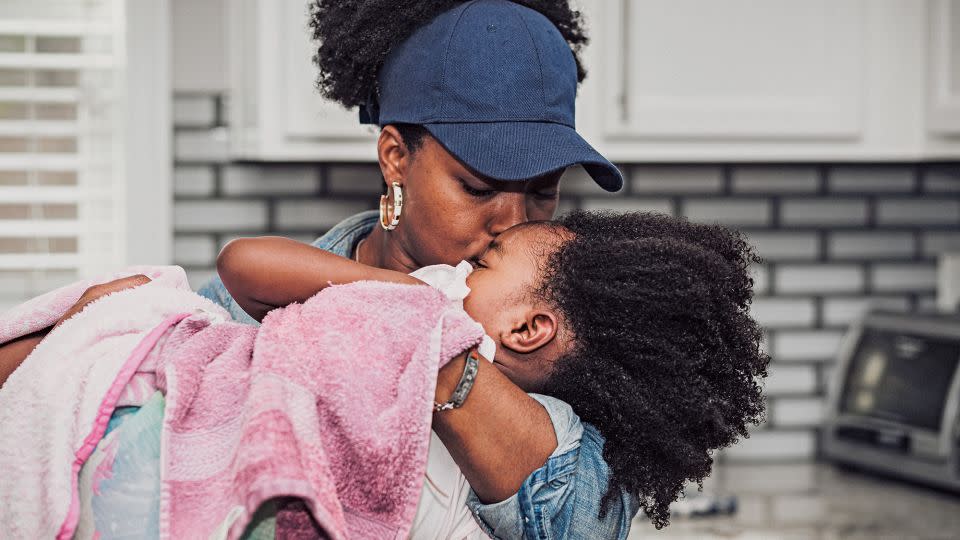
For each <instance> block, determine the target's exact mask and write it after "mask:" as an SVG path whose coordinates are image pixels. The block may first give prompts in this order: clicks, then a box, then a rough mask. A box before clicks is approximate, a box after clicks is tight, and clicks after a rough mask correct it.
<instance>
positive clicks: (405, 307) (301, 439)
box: [0, 269, 483, 539]
mask: <svg viewBox="0 0 960 540" xmlns="http://www.w3.org/2000/svg"><path fill="white" fill-rule="evenodd" d="M139 271H140V272H142V271H143V270H142V269H139ZM134 273H136V272H134ZM148 275H150V274H148ZM183 285H184V284H182V283H180V284H171V283H169V282H167V283H152V284H148V285H145V286H143V287H139V288H137V289H133V290H131V291H123V292H120V293H116V294H114V295H111V296H109V297H107V298H104V299H103V300H101V301H98V302H96V303H95V304H93V305H91V306H90V307H89V308H88V309H86V310H84V312H83V313H81V314H80V315H78V316H76V317H74V318H73V319H71V320H70V321H68V322H67V323H65V324H64V325H62V326H61V327H60V328H58V329H57V331H55V332H53V333H51V334H50V336H48V339H50V340H51V341H52V342H54V345H53V347H56V348H58V350H60V352H61V353H62V352H63V349H62V348H60V346H65V347H68V346H69V342H65V341H67V340H66V338H67V336H68V334H69V332H68V331H67V330H69V329H71V328H72V329H74V331H75V332H77V333H82V331H83V329H84V327H85V325H94V324H95V325H98V328H101V329H102V328H103V327H104V326H103V325H104V319H110V318H111V317H113V318H115V319H118V320H126V319H129V320H140V319H147V318H151V317H152V318H153V321H152V322H151V324H150V325H143V326H149V328H146V327H145V328H139V329H138V330H137V331H136V332H135V335H136V336H137V338H138V339H137V346H135V347H134V348H133V350H132V351H131V349H130V347H129V346H127V345H126V344H127V342H126V341H125V342H124V346H123V347H112V348H116V349H119V354H120V355H122V356H123V358H122V359H120V360H119V361H114V363H113V364H112V365H113V366H114V367H113V368H112V369H111V370H108V373H107V374H106V375H104V374H103V373H101V372H97V375H96V377H98V378H97V379H96V381H93V380H91V379H89V378H86V379H84V380H82V381H81V380H77V381H73V383H74V384H81V383H82V384H84V385H90V384H91V383H93V384H92V385H93V386H95V387H96V388H97V390H96V393H97V399H98V400H100V407H99V409H98V410H97V411H96V412H97V414H96V415H94V419H93V420H92V421H91V419H90V418H84V419H83V421H78V420H77V418H76V416H78V415H77V414H73V415H72V416H71V415H68V414H67V413H66V412H64V411H65V410H70V409H69V408H65V407H55V409H56V410H54V411H49V412H52V413H56V414H59V415H60V416H61V417H62V418H56V419H48V420H47V421H46V423H47V424H48V425H49V424H50V423H51V422H62V423H63V424H65V425H69V426H71V429H70V431H71V433H72V434H73V436H72V437H66V438H65V440H69V441H70V444H71V445H72V447H71V448H70V449H69V452H68V453H66V452H63V449H57V451H56V452H52V450H53V449H52V448H47V447H48V446H50V445H49V441H46V443H45V444H40V445H39V446H40V448H43V449H44V450H43V451H44V452H47V454H37V455H40V456H41V457H40V458H39V459H38V460H37V461H39V462H43V465H42V466H41V467H40V469H48V468H50V467H55V468H58V470H63V468H64V464H63V463H61V462H60V461H64V459H63V458H64V456H65V455H66V454H69V455H68V456H67V457H69V458H70V460H69V461H73V462H74V463H73V465H75V464H76V462H77V461H80V462H82V459H81V458H82V452H83V449H84V448H86V447H87V446H88V445H89V443H90V442H91V434H92V435H93V437H92V439H93V440H94V444H95V440H98V439H97V437H96V428H94V427H93V426H92V424H97V421H96V419H97V418H99V419H103V418H104V415H106V417H109V412H110V411H112V407H113V405H112V404H111V403H109V402H110V401H111V400H110V396H113V400H114V401H116V394H117V393H118V392H119V390H118V387H120V386H126V381H129V380H130V378H131V376H132V375H131V374H130V373H127V372H125V371H124V367H126V368H127V369H128V370H129V366H130V364H131V363H132V362H133V363H137V362H139V364H141V365H138V366H137V368H138V369H140V370H141V371H143V370H144V369H149V370H153V371H154V372H155V380H156V385H157V387H158V388H159V389H160V390H162V391H164V392H165V394H166V399H167V405H166V413H165V418H164V429H163V434H162V437H163V439H162V447H163V448H164V455H163V456H162V464H161V467H162V468H161V476H162V493H161V501H162V502H161V509H160V529H161V537H164V538H194V537H204V538H207V537H211V536H214V537H216V536H223V537H230V538H236V537H237V536H239V535H240V533H241V532H242V531H243V528H244V527H245V526H246V525H247V524H248V523H249V521H250V518H251V516H252V514H253V513H254V511H255V510H256V508H257V507H258V506H259V505H260V504H261V503H262V502H264V501H266V500H267V499H270V498H273V497H280V496H297V497H301V498H303V499H304V501H305V503H306V506H307V508H309V509H310V511H311V513H312V514H313V517H314V519H316V521H317V523H318V524H319V525H320V527H321V528H322V529H323V530H324V531H325V533H326V534H327V535H328V536H329V537H330V538H336V539H340V538H403V537H406V535H407V534H408V531H409V527H410V525H411V523H412V521H413V517H414V515H415V512H416V506H417V502H418V498H419V493H420V488H421V483H422V481H423V473H424V468H425V465H426V456H427V446H428V441H429V434H430V420H431V412H430V409H431V406H430V405H431V402H432V397H433V389H434V385H435V383H436V372H437V369H438V368H439V367H440V366H442V365H443V364H444V363H445V362H446V361H448V360H449V359H450V358H452V357H453V356H455V355H456V354H459V353H460V352H462V351H463V350H465V349H466V348H468V347H470V346H473V345H475V344H477V343H478V342H479V340H480V338H481V336H482V332H483V330H482V328H481V327H480V325H479V324H477V323H476V322H475V321H473V320H472V319H470V318H469V317H468V316H467V315H466V313H464V312H463V310H462V309H460V308H459V307H458V306H457V305H456V304H454V303H450V302H449V301H447V299H446V298H445V297H444V296H443V294H442V293H440V292H439V291H437V290H435V289H433V288H431V287H425V286H411V285H393V284H385V283H375V282H362V283H354V284H351V285H344V286H337V287H330V288H328V289H326V290H324V291H323V292H321V293H320V294H318V295H316V296H314V297H313V298H311V299H309V300H308V301H307V302H305V303H304V304H303V305H298V304H294V305H291V306H289V307H287V308H284V309H281V310H276V311H274V312H272V313H271V314H270V315H269V316H268V317H267V318H266V319H265V320H264V322H263V325H262V326H261V327H260V329H259V331H257V330H256V329H254V328H252V327H249V326H243V325H239V324H236V323H233V322H229V321H222V320H220V316H221V312H222V310H219V308H217V307H215V306H214V307H212V308H211V307H209V306H208V305H207V304H209V302H206V300H204V299H202V298H200V297H197V296H196V295H192V293H186V292H185V291H183V290H182V287H183ZM151 286H152V290H151V289H150V287H151ZM164 286H166V288H167V290H166V291H164V290H163V289H164ZM138 289H139V290H138ZM81 292H82V291H81ZM158 293H163V295H165V296H166V297H163V295H161V294H158ZM174 293H175V294H174ZM180 294H190V295H192V296H193V298H195V299H198V300H185V299H180V298H178V295H180ZM77 296H79V294H78V295H77ZM134 300H137V301H138V302H141V303H143V302H145V303H146V305H145V306H143V307H136V306H135V305H134V304H135V302H134ZM121 302H122V303H123V305H122V306H121V305H120V303H121ZM178 302H180V303H181V304H182V305H183V308H184V309H182V310H181V311H180V312H179V313H171V311H176V310H175V309H172V306H173V305H175V304H177V303H178ZM111 303H116V304H117V306H118V307H122V309H123V310H124V312H123V313H120V312H118V310H111V309H110V308H111ZM161 305H162V307H158V306H161ZM68 306H69V304H66V305H65V306H63V309H66V307H68ZM33 307H34V309H32V310H28V311H30V313H29V314H25V313H24V312H23V311H17V312H15V313H16V314H17V315H18V316H19V317H21V320H47V319H49V317H46V318H44V316H35V315H36V314H38V313H41V312H44V311H45V310H46V311H54V312H55V311H56V309H53V308H51V306H50V304H48V305H45V306H43V307H40V306H38V305H37V304H36V303H34V305H33ZM93 308H97V309H93ZM88 311H90V312H96V314H97V315H98V316H99V320H96V321H93V320H90V318H89V317H88V316H87V314H88ZM141 312H142V313H141ZM147 312H149V314H147ZM60 313H62V310H61V311H60ZM91 314H93V313H91ZM57 316H58V315H57ZM55 319H56V317H55V316H54V317H53V320H55ZM17 324H19V323H17V322H16V321H14V322H13V323H12V324H11V322H10V319H8V318H7V317H3V318H0V336H6V339H10V338H11V337H15V336H10V332H9V331H7V333H6V334H4V333H3V331H4V330H3V329H4V328H10V327H12V326H16V325H17ZM126 325H127V327H128V328H129V326H130V323H126ZM30 326H32V325H30V324H28V325H20V327H21V328H23V331H22V332H21V334H25V333H28V332H29V331H31V330H30V328H29V327H30ZM56 336H60V337H59V338H56ZM51 338H56V339H51ZM0 339H3V338H2V337H0ZM72 339H75V336H74V337H73V338H72ZM79 341H83V340H79ZM45 345H48V343H47V341H45V342H44V343H43V344H41V347H43V346H45ZM84 346H85V347H86V348H87V349H86V351H87V352H89V349H90V348H91V347H92V348H94V349H97V348H98V346H97V345H96V343H93V344H91V343H90V341H89V340H87V341H86V342H85V345H84ZM50 348H51V347H46V349H50ZM101 348H102V347H101ZM106 348H107V349H110V348H111V347H106ZM98 351H99V349H98ZM79 352H80V353H83V352H84V351H79ZM110 354H111V353H109V352H107V353H106V354H100V353H99V352H98V354H96V355H89V354H78V355H74V356H73V357H65V356H60V357H59V358H42V357H43V351H41V348H40V347H38V349H37V351H35V353H34V354H33V355H31V357H30V358H29V359H28V360H27V362H25V364H24V366H23V367H22V368H21V369H24V368H27V366H28V365H30V364H34V365H39V364H41V363H46V364H47V365H48V366H49V365H54V364H55V363H56V362H75V361H81V362H91V361H93V360H91V358H93V357H95V356H96V357H98V358H99V359H100V360H102V359H103V358H104V357H109V356H110ZM138 357H142V358H138ZM144 366H146V367H144ZM19 371H20V370H18V372H19ZM26 371H29V369H27V370H26ZM88 371H90V370H89V369H88ZM18 372H15V373H14V375H17V373H18ZM111 373H112V377H113V378H112V379H111V380H110V381H109V384H103V383H102V382H100V379H103V378H110V377H111ZM81 378H83V377H81ZM14 381H15V377H14V376H11V378H10V381H8V383H7V385H6V386H4V388H3V389H2V390H0V434H5V435H10V436H14V434H13V433H7V432H6V431H5V426H4V424H3V422H4V421H5V419H8V418H9V417H10V416H12V415H6V417H5V416H4V411H3V410H2V408H3V407H5V406H7V407H9V406H10V405H11V403H13V405H14V406H16V407H18V408H22V411H23V412H22V414H24V415H27V414H44V413H45V412H46V411H43V409H44V407H43V406H36V405H34V404H24V403H19V402H17V401H16V400H13V401H11V400H10V399H7V400H6V401H4V400H5V395H6V397H7V398H9V397H10V396H11V395H20V396H23V395H24V394H22V393H18V389H22V388H24V387H28V388H29V387H31V386H32V385H33V383H31V381H29V380H24V377H18V378H16V384H15V385H13V384H11V383H13V382H14ZM69 382H70V381H64V384H67V383H69ZM11 386H15V388H14V389H12V390H10V391H9V392H8V387H11ZM33 386H35V385H33ZM104 386H106V390H105V391H104V390H103V389H102V387H104ZM41 393H42V392H41ZM87 393H88V392H86V391H84V392H82V394H83V395H86V394H87ZM28 394H29V393H28ZM34 397H40V396H34ZM68 397H73V394H71V393H69V392H68ZM43 398H45V399H52V398H54V396H49V395H47V396H43ZM77 399H81V400H82V396H81V398H77ZM66 416H69V417H66ZM86 416H89V414H87V415H86ZM100 434H101V436H102V431H101V432H100ZM30 438H31V437H27V439H30ZM7 440H9V439H7ZM58 440H59V439H58ZM25 442H26V443H27V444H28V445H29V444H30V442H29V441H26V440H25ZM3 446H5V445H0V468H3V469H4V471H5V472H6V471H7V470H8V465H13V466H14V468H15V469H16V466H17V465H18V464H19V463H20V462H22V460H24V459H30V458H27V457H26V456H30V455H31V453H30V452H31V451H32V450H33V449H31V448H29V447H28V448H24V449H23V451H22V452H16V453H14V455H12V456H11V455H6V454H4V453H3V452H4V450H3ZM7 454H10V452H7ZM48 454H55V456H54V455H48ZM54 457H55V458H57V459H52V460H51V458H54ZM65 466H66V467H67V468H68V469H69V467H70V466H71V463H66V465H65ZM74 468H77V467H74ZM33 469H36V467H33ZM71 472H72V474H73V475H74V476H72V477H71V479H72V478H75V473H76V471H75V470H71ZM2 476H3V475H0V499H2V500H3V502H4V503H5V504H4V505H0V507H2V506H6V503H8V502H10V503H12V505H13V506H14V507H17V506H18V505H19V503H18V502H17V500H16V495H17V493H18V492H17V488H16V486H17V484H16V483H9V482H6V481H4V480H2ZM13 476H15V477H18V480H19V482H21V483H20V484H19V485H20V489H21V490H30V491H33V490H37V491H36V492H38V493H40V492H42V493H44V496H43V497H40V500H41V502H45V503H50V504H45V505H44V507H43V508H44V509H45V511H47V512H53V515H52V518H51V516H44V515H43V512H42V511H41V510H38V509H37V508H33V509H27V510H26V511H24V510H23V509H22V508H21V509H19V510H18V509H16V508H14V509H9V508H8V509H2V508H0V530H15V531H18V532H20V533H24V534H23V536H24V537H31V536H50V535H49V534H40V535H31V534H30V533H31V532H39V533H43V532H45V531H48V530H50V529H49V528H46V529H43V528H39V527H37V528H33V529H31V527H32V525H30V524H29V522H28V523H27V524H26V525H23V522H20V523H12V522H11V521H8V520H12V519H18V518H24V517H27V516H30V515H31V513H32V514H36V515H35V516H34V517H36V518H37V519H39V520H40V521H41V522H43V523H47V522H50V523H56V524H57V525H62V526H61V527H59V529H58V530H59V532H60V533H61V535H64V536H69V534H68V533H70V532H71V531H72V529H71V527H72V526H73V525H75V523H73V524H71V523H70V520H71V519H72V518H71V516H73V519H75V516H74V515H73V514H74V513H75V512H74V511H73V508H72V506H73V504H64V503H63V501H64V500H68V501H69V500H71V498H73V499H74V502H75V497H73V494H72V493H64V492H62V491H56V490H54V491H51V486H48V485H42V484H41V485H37V479H36V478H30V477H29V476H20V475H18V474H17V473H16V471H15V472H14V474H13ZM41 476H42V475H41ZM13 480H17V479H13ZM53 487H54V488H57V489H59V490H62V489H63V486H62V482H61V483H60V484H58V485H56V486H53ZM24 527H26V528H24ZM65 533H67V534H65Z"/></svg>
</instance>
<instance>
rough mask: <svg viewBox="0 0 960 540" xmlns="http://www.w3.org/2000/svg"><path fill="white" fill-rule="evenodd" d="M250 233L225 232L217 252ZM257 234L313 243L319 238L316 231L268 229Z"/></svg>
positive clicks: (247, 236)
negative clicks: (290, 231)
mask: <svg viewBox="0 0 960 540" xmlns="http://www.w3.org/2000/svg"><path fill="white" fill-rule="evenodd" d="M250 236H251V235H249V234H225V235H222V236H220V242H219V243H218V244H217V252H218V253H219V252H220V250H221V249H223V246H225V245H227V244H228V243H230V241H231V240H236V239H238V238H249V237H250ZM255 236H282V237H284V238H289V239H290V240H296V241H297V242H302V243H304V244H312V243H313V241H314V240H316V239H317V236H318V235H317V234H314V233H300V234H297V233H289V232H273V231H267V232H264V233H262V234H256V235H255Z"/></svg>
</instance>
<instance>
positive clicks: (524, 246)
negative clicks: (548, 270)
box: [463, 223, 570, 392]
mask: <svg viewBox="0 0 960 540" xmlns="http://www.w3.org/2000/svg"><path fill="white" fill-rule="evenodd" d="M564 237H565V234H564V233H562V232H558V231H557V230H556V229H555V228H549V227H547V226H545V225H544V224H540V223H531V224H528V225H524V226H521V227H514V228H512V229H510V230H509V231H506V232H505V233H503V234H502V235H500V236H499V237H498V238H497V239H496V240H493V241H492V242H491V243H490V245H489V246H488V248H487V249H486V250H485V251H484V253H483V254H482V255H481V256H480V257H479V259H478V260H477V261H476V262H475V263H474V270H473V272H472V273H471V274H470V275H469V276H468V277H467V285H468V286H469V287H470V294H469V295H467V297H466V298H465V299H464V301H463V309H464V310H465V311H466V312H467V314H469V315H470V317H472V318H473V319H474V320H475V321H477V322H479V323H480V324H481V325H482V326H483V329H484V332H485V333H486V334H487V335H489V336H490V337H492V338H493V340H494V341H495V342H496V344H497V353H496V357H495V358H492V359H490V360H493V361H494V364H495V365H496V366H497V368H499V369H500V371H501V372H503V374H504V375H506V376H507V378H509V379H510V380H511V381H513V383H514V384H516V385H517V386H519V387H520V388H522V389H523V390H525V391H527V392H536V391H538V390H540V389H541V388H542V386H543V383H544V382H545V381H546V380H547V377H548V376H549V375H550V373H551V372H552V370H553V364H554V363H555V362H556V361H557V359H558V358H559V357H560V355H561V354H562V353H563V352H564V351H566V350H568V349H569V345H570V344H569V343H568V339H569V336H568V333H567V332H565V331H563V329H562V328H561V325H562V318H561V317H560V316H559V314H558V313H557V312H556V310H554V309H553V308H552V307H550V306H548V305H546V304H545V303H544V302H543V301H542V300H541V299H540V298H538V296H537V294H536V291H537V289H538V288H539V287H540V284H541V283H540V281H541V279H542V274H543V265H544V264H545V258H546V257H548V256H549V255H550V253H552V252H553V251H554V250H555V249H557V248H558V247H559V246H560V244H561V242H562V241H563V239H564Z"/></svg>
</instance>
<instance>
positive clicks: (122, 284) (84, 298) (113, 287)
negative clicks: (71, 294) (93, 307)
mask: <svg viewBox="0 0 960 540" xmlns="http://www.w3.org/2000/svg"><path fill="white" fill-rule="evenodd" d="M147 283H150V278H148V277H147V276H145V275H143V274H137V275H135V276H130V277H125V278H120V279H115V280H113V281H109V282H107V283H101V284H100V285H94V286H93V287H90V288H89V289H87V290H86V291H84V292H83V294H82V295H81V296H80V299H79V300H77V303H75V304H74V305H73V306H71V307H70V309H68V310H67V312H66V313H64V314H63V316H62V317H60V319H59V320H58V321H57V323H56V324H55V325H54V328H56V327H57V326H60V324H61V323H63V321H66V320H67V319H69V318H70V317H73V316H74V315H76V314H77V313H80V312H81V311H83V308H85V307H87V305H88V304H90V303H91V302H93V301H95V300H98V299H100V298H102V297H104V296H106V295H108V294H112V293H115V292H118V291H122V290H125V289H132V288H134V287H138V286H140V285H144V284H147Z"/></svg>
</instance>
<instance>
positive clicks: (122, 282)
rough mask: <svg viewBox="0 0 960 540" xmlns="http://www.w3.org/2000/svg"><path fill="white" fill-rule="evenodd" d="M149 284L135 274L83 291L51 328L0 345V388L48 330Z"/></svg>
mask: <svg viewBox="0 0 960 540" xmlns="http://www.w3.org/2000/svg"><path fill="white" fill-rule="evenodd" d="M149 282H150V278H148V277H147V276H145V275H143V274H137V275H135V276H130V277H125V278H120V279H115V280H113V281H110V282H108V283H101V284H100V285H94V286H92V287H90V288H88V289H87V290H86V291H84V292H83V294H82V295H80V298H79V299H78V300H77V302H76V303H75V304H73V306H72V307H70V309H68V310H67V311H66V313H64V314H63V315H62V316H61V317H60V319H59V320H58V321H57V322H56V324H54V325H53V326H51V327H49V328H44V329H43V330H38V331H36V332H34V333H32V334H30V335H27V336H23V337H19V338H17V339H15V340H13V341H8V342H7V343H0V386H3V384H4V383H5V382H7V378H8V377H10V374H11V373H13V372H14V371H16V369H17V368H18V367H20V364H22V363H23V361H24V360H26V359H27V357H28V356H30V353H32V352H33V350H34V349H36V348H37V345H39V344H40V342H41V341H43V338H44V337H46V335H47V334H48V333H49V332H50V330H53V329H54V328H56V327H57V326H60V325H61V324H63V322H64V321H66V320H67V319H69V318H70V317H73V316H74V315H76V314H77V313H80V312H81V311H83V308H85V307H87V304H89V303H91V302H93V301H94V300H98V299H100V298H102V297H104V296H106V295H108V294H111V293H115V292H118V291H122V290H124V289H129V288H132V287H137V286H139V285H143V284H145V283H149Z"/></svg>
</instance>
